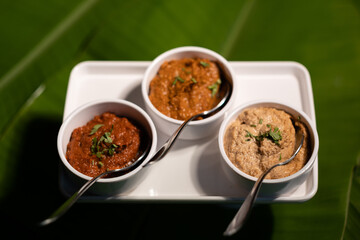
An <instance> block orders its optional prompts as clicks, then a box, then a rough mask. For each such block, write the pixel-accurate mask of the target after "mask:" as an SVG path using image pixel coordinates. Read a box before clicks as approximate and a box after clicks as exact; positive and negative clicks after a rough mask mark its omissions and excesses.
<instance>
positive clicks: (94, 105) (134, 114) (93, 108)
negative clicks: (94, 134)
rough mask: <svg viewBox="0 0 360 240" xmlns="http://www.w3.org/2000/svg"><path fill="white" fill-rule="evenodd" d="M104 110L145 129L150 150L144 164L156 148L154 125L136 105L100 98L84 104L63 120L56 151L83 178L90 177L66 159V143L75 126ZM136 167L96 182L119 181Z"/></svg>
mask: <svg viewBox="0 0 360 240" xmlns="http://www.w3.org/2000/svg"><path fill="white" fill-rule="evenodd" d="M104 112H112V113H114V114H116V115H118V116H124V117H127V118H129V119H132V120H134V121H135V122H136V123H137V124H138V125H139V126H140V127H142V128H143V129H144V130H145V131H146V133H147V135H148V137H149V138H150V139H151V140H150V141H149V142H150V143H151V147H150V152H149V154H148V156H147V158H146V160H145V161H144V163H143V164H145V163H146V162H147V161H148V160H149V159H150V157H151V156H152V155H153V153H154V152H155V149H156V144H157V133H156V129H155V126H154V124H153V123H152V120H151V119H150V117H149V116H148V115H147V113H146V112H145V111H144V110H142V109H141V108H140V107H138V106H137V105H135V104H133V103H131V102H128V101H126V100H100V101H95V102H91V103H88V104H85V105H83V106H81V107H79V108H77V109H76V110H74V111H73V112H72V113H71V114H70V115H69V116H68V117H67V118H66V119H65V120H64V122H63V124H62V126H61V128H60V130H59V134H58V151H59V155H60V158H61V160H62V162H63V163H64V165H65V166H66V167H67V168H68V169H69V170H70V171H71V172H73V173H74V174H75V175H77V176H79V177H81V178H83V179H85V180H90V179H91V177H89V176H87V175H85V174H83V173H80V172H79V171H77V170H76V169H75V168H73V167H72V166H71V165H70V164H69V162H68V161H67V160H66V157H65V155H66V149H67V144H68V143H69V140H70V137H71V134H72V132H73V130H74V129H75V128H78V127H80V126H83V125H85V124H86V123H87V122H89V121H90V120H91V119H93V118H94V116H96V115H100V114H102V113H104ZM138 169H139V168H137V169H135V170H133V171H131V172H129V173H127V174H125V175H123V176H120V177H113V178H102V179H99V180H98V182H116V181H120V180H123V179H126V178H129V177H130V176H132V175H134V174H135V173H136V172H137V171H138Z"/></svg>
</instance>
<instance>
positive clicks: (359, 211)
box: [341, 157, 360, 240]
mask: <svg viewBox="0 0 360 240" xmlns="http://www.w3.org/2000/svg"><path fill="white" fill-rule="evenodd" d="M346 204H347V207H346V215H345V224H344V229H343V234H342V237H341V239H354V240H355V239H358V238H359V236H360V157H359V158H358V163H357V165H355V167H354V168H353V171H352V173H351V175H350V184H349V187H348V196H347V200H346Z"/></svg>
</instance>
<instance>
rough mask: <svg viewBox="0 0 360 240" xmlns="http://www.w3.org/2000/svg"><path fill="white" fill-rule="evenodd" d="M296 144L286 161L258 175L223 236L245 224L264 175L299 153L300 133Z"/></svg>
mask: <svg viewBox="0 0 360 240" xmlns="http://www.w3.org/2000/svg"><path fill="white" fill-rule="evenodd" d="M296 142H297V143H298V144H299V145H298V147H297V148H296V150H295V151H294V153H293V155H292V156H291V157H290V158H289V159H287V160H286V161H284V162H281V163H278V164H275V165H273V166H272V167H270V168H269V169H268V170H267V171H265V172H264V173H263V174H261V175H260V177H259V178H258V179H257V181H256V182H255V184H254V186H253V188H252V189H251V192H250V193H249V194H248V196H247V197H246V198H245V201H244V202H243V204H242V205H241V207H240V209H239V211H238V212H237V213H236V215H235V217H234V218H233V220H232V221H231V222H230V224H229V226H228V227H227V228H226V230H225V232H224V236H231V235H233V234H234V233H236V232H237V231H238V230H239V229H240V228H241V227H242V226H243V225H244V223H245V221H246V219H247V218H248V216H249V213H250V210H251V209H252V206H253V204H254V202H255V199H256V197H257V195H258V193H259V190H260V187H261V184H262V182H263V180H264V179H265V177H266V175H267V174H268V173H269V172H270V171H271V170H273V169H274V168H276V167H278V166H282V165H286V164H288V163H289V162H290V161H291V160H293V159H294V158H295V156H296V155H297V154H298V153H299V151H300V149H301V147H302V145H303V142H304V135H303V134H302V133H298V134H296Z"/></svg>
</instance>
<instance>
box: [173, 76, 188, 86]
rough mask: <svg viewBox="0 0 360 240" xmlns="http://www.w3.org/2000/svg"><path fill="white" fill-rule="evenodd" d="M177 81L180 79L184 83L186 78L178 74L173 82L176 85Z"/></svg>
mask: <svg viewBox="0 0 360 240" xmlns="http://www.w3.org/2000/svg"><path fill="white" fill-rule="evenodd" d="M177 81H180V82H182V83H183V82H185V80H184V79H182V78H181V77H179V76H176V77H175V80H174V81H173V83H172V85H175V84H176V82H177Z"/></svg>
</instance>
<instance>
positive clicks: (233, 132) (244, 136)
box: [224, 107, 311, 179]
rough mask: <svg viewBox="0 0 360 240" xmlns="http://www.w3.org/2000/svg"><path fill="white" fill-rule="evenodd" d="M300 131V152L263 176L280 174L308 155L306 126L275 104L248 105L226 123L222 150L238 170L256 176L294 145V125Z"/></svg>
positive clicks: (301, 163)
mask: <svg viewBox="0 0 360 240" xmlns="http://www.w3.org/2000/svg"><path fill="white" fill-rule="evenodd" d="M294 124H295V125H296V126H298V127H299V128H300V131H302V132H303V133H304V137H305V138H304V143H303V146H302V148H301V149H300V152H299V153H298V154H297V155H296V157H295V158H294V159H293V160H292V161H291V162H290V163H288V164H287V165H284V166H279V167H277V168H274V169H273V170H271V171H270V173H269V174H268V175H267V176H266V178H269V179H277V178H284V177H287V176H290V175H292V174H294V173H296V172H297V171H299V170H300V169H301V168H302V167H303V166H304V165H305V164H306V162H307V161H308V159H309V157H310V152H309V151H310V148H311V146H310V140H309V134H308V131H307V128H306V126H305V125H304V124H303V123H301V122H300V121H294V120H292V117H291V115H289V114H288V113H286V112H284V111H282V110H277V109H275V108H264V107H259V108H249V109H246V110H244V111H243V112H241V113H240V115H239V116H238V117H237V119H236V120H235V121H234V122H233V123H231V124H230V126H229V127H228V128H227V130H226V133H225V136H224V147H225V152H226V154H227V156H228V158H229V159H230V161H231V162H232V163H233V164H234V165H235V166H236V167H237V168H239V169H240V170H241V171H243V172H245V173H246V174H248V175H251V176H253V177H259V176H260V175H261V174H262V173H263V172H265V171H266V170H267V169H269V168H270V167H271V166H273V165H275V164H277V163H279V162H281V161H285V160H287V159H288V158H290V157H291V155H292V154H293V152H294V148H295V127H294Z"/></svg>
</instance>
